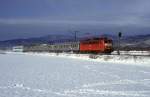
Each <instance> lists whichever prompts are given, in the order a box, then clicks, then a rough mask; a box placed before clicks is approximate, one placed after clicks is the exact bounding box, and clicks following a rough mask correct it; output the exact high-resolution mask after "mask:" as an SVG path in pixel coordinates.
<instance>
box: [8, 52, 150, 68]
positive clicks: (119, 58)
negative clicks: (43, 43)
mask: <svg viewBox="0 0 150 97" xmlns="http://www.w3.org/2000/svg"><path fill="white" fill-rule="evenodd" d="M9 53H10V52H9ZM11 53H15V54H16V53H17V52H11ZM136 53H138V54H139V53H140V52H136ZM18 54H30V55H33V56H34V55H35V56H54V57H66V58H75V59H80V60H88V61H97V62H109V63H122V64H130V65H142V66H150V56H148V55H146V56H144V55H145V54H146V53H144V55H143V56H142V55H141V56H137V55H127V54H125V55H92V54H69V53H33V52H28V53H19V52H18Z"/></svg>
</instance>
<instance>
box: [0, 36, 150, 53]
mask: <svg viewBox="0 0 150 97" xmlns="http://www.w3.org/2000/svg"><path fill="white" fill-rule="evenodd" d="M101 36H105V37H109V38H112V39H113V45H114V49H117V43H118V37H117V36H114V35H107V34H105V35H101ZM80 39H82V38H77V40H80ZM74 40H75V38H74V36H68V35H47V36H43V37H33V38H27V39H13V40H6V41H0V48H5V47H12V46H17V45H25V46H30V45H38V44H52V43H55V42H65V41H74ZM121 49H122V50H150V34H148V35H136V36H123V37H122V38H121Z"/></svg>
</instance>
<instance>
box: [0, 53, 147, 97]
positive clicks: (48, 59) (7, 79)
mask: <svg viewBox="0 0 150 97" xmlns="http://www.w3.org/2000/svg"><path fill="white" fill-rule="evenodd" d="M92 57H93V56H92ZM134 57H135V56H134ZM134 57H133V56H130V57H129V56H128V57H127V56H122V57H120V56H107V55H103V56H98V57H97V56H96V59H90V58H89V56H88V55H73V54H72V55H69V54H59V55H58V56H56V54H46V53H45V54H32V53H30V54H23V53H7V54H0V97H149V96H150V66H149V64H148V63H149V57H137V56H136V57H137V58H136V60H135V59H134ZM105 58H106V59H105ZM131 58H133V59H131ZM138 58H141V60H144V61H143V62H141V63H140V61H138V60H137V59H138ZM104 59H105V60H104ZM116 59H118V60H119V61H117V60H116ZM115 60H116V62H115ZM127 61H130V62H127ZM137 64H138V65H137ZM143 64H144V65H143Z"/></svg>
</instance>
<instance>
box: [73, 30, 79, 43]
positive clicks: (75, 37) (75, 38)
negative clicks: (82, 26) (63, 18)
mask: <svg viewBox="0 0 150 97" xmlns="http://www.w3.org/2000/svg"><path fill="white" fill-rule="evenodd" d="M78 32H79V31H74V40H75V41H77V33H78Z"/></svg>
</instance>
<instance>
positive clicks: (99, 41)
mask: <svg viewBox="0 0 150 97" xmlns="http://www.w3.org/2000/svg"><path fill="white" fill-rule="evenodd" d="M112 51H113V47H112V40H111V39H108V38H106V37H102V38H90V39H86V40H82V41H80V52H83V53H111V52H112Z"/></svg>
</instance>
